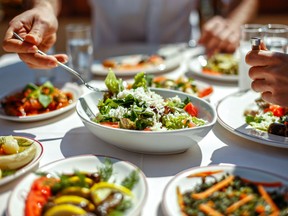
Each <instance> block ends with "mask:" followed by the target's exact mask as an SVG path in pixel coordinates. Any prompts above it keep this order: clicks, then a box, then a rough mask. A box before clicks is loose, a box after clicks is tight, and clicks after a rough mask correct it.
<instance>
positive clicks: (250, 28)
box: [238, 24, 264, 90]
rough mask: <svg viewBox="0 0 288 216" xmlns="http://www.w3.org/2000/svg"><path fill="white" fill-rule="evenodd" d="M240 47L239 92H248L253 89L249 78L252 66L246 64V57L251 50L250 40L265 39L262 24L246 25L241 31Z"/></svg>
mask: <svg viewBox="0 0 288 216" xmlns="http://www.w3.org/2000/svg"><path fill="white" fill-rule="evenodd" d="M240 31H241V32H240V33H241V34H240V46H239V54H240V60H239V81H238V86H239V90H247V89H250V88H251V82H252V80H251V79H250V77H249V74H248V71H249V68H250V66H249V65H248V64H246V62H245V56H246V55H247V53H248V52H249V51H250V50H251V42H250V39H251V38H253V37H259V38H261V39H263V37H264V30H263V25H261V24H244V25H242V26H241V29H240Z"/></svg>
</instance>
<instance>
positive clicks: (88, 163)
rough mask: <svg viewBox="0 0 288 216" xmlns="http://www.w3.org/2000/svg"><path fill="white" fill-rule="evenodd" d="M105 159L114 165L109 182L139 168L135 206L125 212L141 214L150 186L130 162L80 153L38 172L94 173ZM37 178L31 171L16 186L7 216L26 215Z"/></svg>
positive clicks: (134, 190)
mask: <svg viewBox="0 0 288 216" xmlns="http://www.w3.org/2000/svg"><path fill="white" fill-rule="evenodd" d="M105 159H110V160H111V162H112V167H113V173H112V176H111V177H110V179H109V182H115V183H118V184H120V183H121V181H123V179H124V178H125V177H127V176H128V175H129V174H130V173H131V172H132V171H135V170H137V171H138V172H139V181H138V183H137V184H136V185H135V187H134V188H133V189H132V193H133V195H134V196H135V201H134V202H133V206H132V207H131V208H130V209H128V210H127V212H125V215H127V216H134V215H140V213H141V211H142V208H143V206H144V204H145V202H146V200H147V195H148V186H147V181H146V177H145V175H144V173H143V172H142V171H141V170H140V169H139V168H138V167H136V166H135V165H133V164H132V163H130V162H127V161H122V160H119V159H116V158H112V157H106V156H97V155H79V156H75V157H70V158H66V159H62V160H58V161H55V162H52V163H50V164H48V165H45V166H43V167H41V168H40V169H39V170H38V172H47V173H49V174H51V175H53V176H57V175H58V174H59V173H72V172H75V170H78V171H84V172H90V173H92V172H96V171H98V168H99V167H102V166H103V165H104V163H105ZM37 178H39V175H36V174H34V173H31V174H29V175H28V176H26V177H25V178H24V179H23V180H22V181H21V182H20V183H19V184H18V185H17V186H16V187H15V188H14V190H13V191H12V193H11V196H10V199H9V202H8V206H7V211H6V215H7V216H23V215H25V214H24V209H25V200H26V197H27V195H28V192H29V191H30V187H31V185H32V183H33V182H34V180H35V179H37ZM15 203H17V208H15Z"/></svg>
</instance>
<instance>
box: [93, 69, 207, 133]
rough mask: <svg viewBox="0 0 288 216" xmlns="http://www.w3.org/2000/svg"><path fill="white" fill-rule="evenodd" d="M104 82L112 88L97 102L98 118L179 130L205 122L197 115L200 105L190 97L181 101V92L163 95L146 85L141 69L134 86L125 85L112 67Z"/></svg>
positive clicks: (143, 127)
mask: <svg viewBox="0 0 288 216" xmlns="http://www.w3.org/2000/svg"><path fill="white" fill-rule="evenodd" d="M105 84H106V86H107V88H108V90H109V92H108V93H105V94H104V97H103V99H102V100H100V101H99V103H98V109H99V113H98V114H97V116H96V118H95V119H94V121H95V122H97V123H99V124H102V125H106V126H110V127H115V128H123V129H130V130H148V131H161V130H164V131H166V130H176V129H182V128H191V127H197V126H201V125H205V124H206V121H205V120H203V119H200V118H198V117H197V115H198V109H197V107H195V106H194V105H193V104H192V102H191V101H190V98H188V97H187V98H186V99H185V100H184V101H182V100H181V99H180V98H179V97H178V96H175V97H172V98H165V99H164V98H163V97H162V96H161V95H159V94H157V93H155V92H153V91H151V90H150V89H149V88H148V87H147V80H146V75H145V73H144V72H142V73H138V74H137V75H136V76H135V77H134V83H133V84H132V85H131V88H129V89H127V88H125V87H124V85H123V82H122V80H121V79H117V78H116V76H115V74H114V73H113V71H111V70H110V71H109V73H108V75H107V77H106V79H105Z"/></svg>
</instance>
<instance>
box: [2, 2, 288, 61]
mask: <svg viewBox="0 0 288 216" xmlns="http://www.w3.org/2000/svg"><path fill="white" fill-rule="evenodd" d="M227 1H229V0H226V1H225V0H201V1H200V8H199V14H200V23H201V24H202V23H204V22H205V21H206V20H207V19H209V18H210V17H212V16H213V15H215V14H221V13H222V15H223V13H225V11H226V10H229V9H230V8H225V7H226V5H225V2H227ZM230 1H231V0H230ZM234 2H237V1H236V0H235V1H234ZM259 2H260V5H259V11H258V14H257V15H256V16H255V18H254V20H253V21H252V22H251V23H259V24H268V23H280V24H286V25H288V1H287V0H272V1H271V0H259ZM63 5H65V6H63ZM233 6H235V5H233V4H230V6H229V7H233ZM23 10H24V7H23V3H22V0H0V35H1V37H2V38H1V41H2V39H3V37H4V34H5V31H6V29H7V26H8V23H9V21H10V20H11V19H12V18H13V17H14V16H16V15H17V14H19V13H21V12H22V11H23ZM90 17H91V13H90V7H89V4H88V0H62V9H61V12H60V14H59V24H60V25H59V30H58V39H57V42H56V44H55V50H56V52H61V51H62V52H65V40H66V38H65V30H64V27H65V26H66V25H67V24H69V23H90ZM60 35H61V36H60ZM63 35H64V37H63ZM3 54H5V52H4V50H3V49H2V47H1V48H0V56H1V55H3Z"/></svg>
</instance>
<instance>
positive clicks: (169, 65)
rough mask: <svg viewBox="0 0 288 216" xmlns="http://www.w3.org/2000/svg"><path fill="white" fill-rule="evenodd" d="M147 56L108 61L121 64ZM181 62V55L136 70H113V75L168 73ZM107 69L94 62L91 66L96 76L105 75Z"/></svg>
mask: <svg viewBox="0 0 288 216" xmlns="http://www.w3.org/2000/svg"><path fill="white" fill-rule="evenodd" d="M144 56H147V55H143V54H135V55H123V56H116V57H111V58H108V59H111V60H114V61H117V62H121V61H123V59H133V58H141V57H144ZM180 61H181V55H180V53H179V55H173V57H172V56H171V57H167V58H166V59H165V60H164V61H163V63H161V64H159V65H147V66H145V67H141V68H137V69H131V70H129V69H126V70H124V69H123V70H122V69H121V70H117V69H113V71H114V73H115V75H116V76H134V75H136V74H137V73H139V72H142V71H144V72H145V73H147V74H152V73H153V74H154V73H163V72H164V71H169V70H173V69H175V68H177V67H178V66H179V65H180ZM108 70H109V69H108V68H105V67H104V66H103V65H102V64H101V62H96V63H95V64H93V66H92V73H93V74H96V75H107V73H108Z"/></svg>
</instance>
